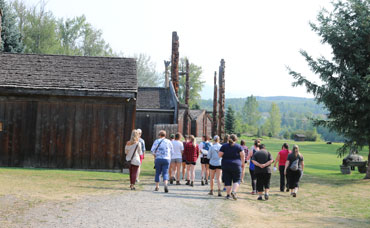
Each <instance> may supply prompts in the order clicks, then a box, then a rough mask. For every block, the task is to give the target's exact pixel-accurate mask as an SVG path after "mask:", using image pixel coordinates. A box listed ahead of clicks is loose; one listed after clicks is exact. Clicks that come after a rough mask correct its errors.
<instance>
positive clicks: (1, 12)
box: [0, 9, 3, 46]
mask: <svg viewBox="0 0 370 228" xmlns="http://www.w3.org/2000/svg"><path fill="white" fill-rule="evenodd" d="M2 17H3V9H0V46H1V29H2V27H1V23H2V20H1V19H2Z"/></svg>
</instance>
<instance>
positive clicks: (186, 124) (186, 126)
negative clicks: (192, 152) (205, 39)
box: [183, 59, 190, 135]
mask: <svg viewBox="0 0 370 228" xmlns="http://www.w3.org/2000/svg"><path fill="white" fill-rule="evenodd" d="M189 97H190V85H189V60H188V59H186V72H185V104H186V109H185V115H184V130H183V134H184V135H188V134H189Z"/></svg>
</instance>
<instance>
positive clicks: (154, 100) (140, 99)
mask: <svg viewBox="0 0 370 228" xmlns="http://www.w3.org/2000/svg"><path fill="white" fill-rule="evenodd" d="M136 108H137V109H159V110H161V109H162V110H169V109H174V108H175V103H174V100H173V98H172V94H171V91H170V88H163V87H139V89H138V93H137V101H136Z"/></svg>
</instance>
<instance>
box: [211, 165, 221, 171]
mask: <svg viewBox="0 0 370 228" xmlns="http://www.w3.org/2000/svg"><path fill="white" fill-rule="evenodd" d="M209 169H212V170H216V169H222V168H221V166H213V165H209Z"/></svg>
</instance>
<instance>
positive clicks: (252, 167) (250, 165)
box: [249, 149, 256, 170]
mask: <svg viewBox="0 0 370 228" xmlns="http://www.w3.org/2000/svg"><path fill="white" fill-rule="evenodd" d="M254 153H256V150H255V149H253V155H254ZM254 168H255V165H254V163H253V162H252V159H251V161H250V163H249V169H250V170H254Z"/></svg>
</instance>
